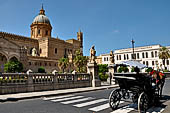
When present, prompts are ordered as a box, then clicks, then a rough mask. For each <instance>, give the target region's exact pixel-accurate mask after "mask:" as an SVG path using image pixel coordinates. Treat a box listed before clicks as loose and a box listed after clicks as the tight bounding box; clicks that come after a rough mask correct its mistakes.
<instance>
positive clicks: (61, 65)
mask: <svg viewBox="0 0 170 113" xmlns="http://www.w3.org/2000/svg"><path fill="white" fill-rule="evenodd" d="M68 65H69V60H68V58H64V57H63V58H60V59H59V62H58V67H59V68H60V69H61V70H62V72H63V73H64V70H65V69H66V68H67V66H68Z"/></svg>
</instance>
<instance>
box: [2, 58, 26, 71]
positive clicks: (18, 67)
mask: <svg viewBox="0 0 170 113" xmlns="http://www.w3.org/2000/svg"><path fill="white" fill-rule="evenodd" d="M22 70H23V64H22V63H21V62H19V61H17V60H14V61H9V62H7V63H6V64H5V65H4V71H5V72H7V73H15V72H21V71H22Z"/></svg>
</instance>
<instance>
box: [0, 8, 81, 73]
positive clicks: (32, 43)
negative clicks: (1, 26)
mask: <svg viewBox="0 0 170 113" xmlns="http://www.w3.org/2000/svg"><path fill="white" fill-rule="evenodd" d="M30 28H31V37H25V36H20V35H16V34H10V33H6V32H0V72H4V64H5V63H7V62H8V61H10V60H12V59H17V60H18V61H20V62H22V64H23V66H24V71H27V70H29V69H31V70H32V71H33V72H37V71H38V68H39V67H41V66H42V67H44V68H45V71H46V72H48V73H50V72H52V71H53V70H57V71H59V68H58V60H59V59H60V58H62V57H67V58H69V62H70V65H69V67H68V69H67V71H70V68H71V67H73V64H72V61H73V58H74V56H75V52H76V51H77V50H81V52H82V53H83V33H82V32H81V31H79V32H77V39H68V40H62V39H59V38H58V37H56V38H54V37H52V36H51V32H52V25H51V24H50V20H49V19H48V17H47V16H46V15H45V10H44V8H43V6H42V8H41V10H40V12H39V14H38V15H37V16H36V17H35V18H34V20H33V22H32V24H31V25H30Z"/></svg>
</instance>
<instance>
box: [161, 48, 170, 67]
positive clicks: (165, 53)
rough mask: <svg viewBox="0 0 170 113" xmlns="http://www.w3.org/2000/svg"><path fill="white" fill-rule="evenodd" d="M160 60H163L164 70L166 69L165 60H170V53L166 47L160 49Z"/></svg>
mask: <svg viewBox="0 0 170 113" xmlns="http://www.w3.org/2000/svg"><path fill="white" fill-rule="evenodd" d="M159 58H160V59H162V62H163V65H164V69H165V60H166V59H168V58H170V51H169V50H168V49H167V48H166V47H162V48H160V49H159Z"/></svg>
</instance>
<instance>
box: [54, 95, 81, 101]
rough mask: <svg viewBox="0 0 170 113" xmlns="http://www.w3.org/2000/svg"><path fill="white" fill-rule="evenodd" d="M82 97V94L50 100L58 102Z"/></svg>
mask: <svg viewBox="0 0 170 113" xmlns="http://www.w3.org/2000/svg"><path fill="white" fill-rule="evenodd" d="M82 97H84V96H74V97H69V98H62V99H57V100H51V101H52V102H60V101H65V100H71V99H77V98H82Z"/></svg>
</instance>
